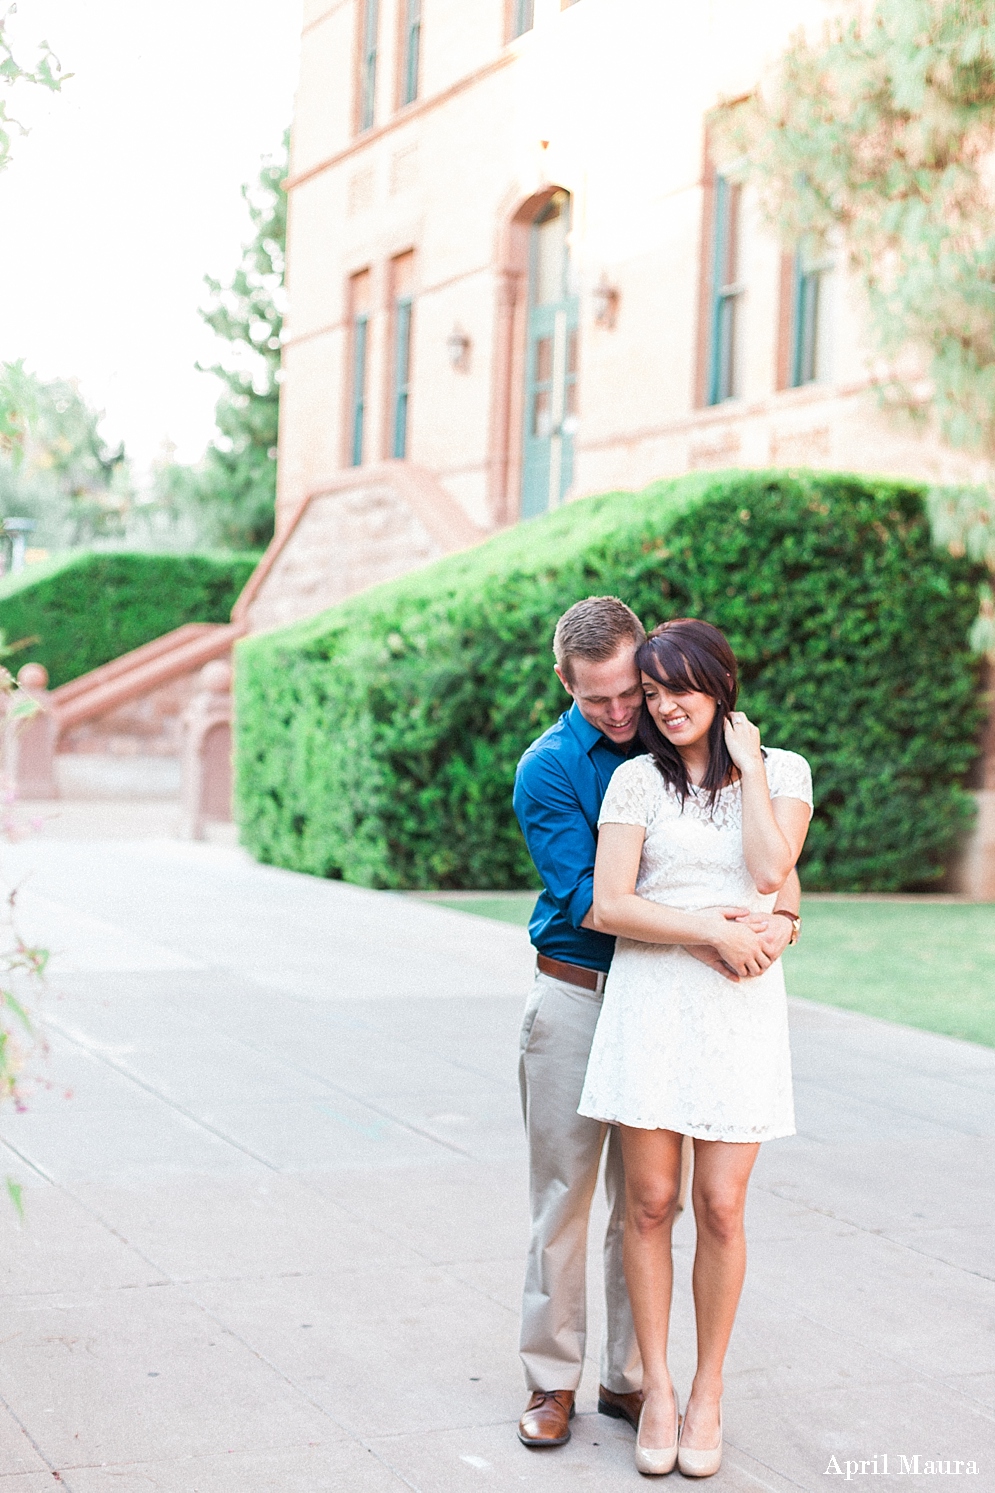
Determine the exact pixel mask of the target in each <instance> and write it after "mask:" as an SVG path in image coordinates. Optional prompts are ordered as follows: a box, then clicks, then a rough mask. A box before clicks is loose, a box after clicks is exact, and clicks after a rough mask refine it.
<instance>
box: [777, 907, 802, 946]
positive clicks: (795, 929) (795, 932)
mask: <svg viewBox="0 0 995 1493" xmlns="http://www.w3.org/2000/svg"><path fill="white" fill-rule="evenodd" d="M774 913H775V914H776V916H777V917H779V918H790V920H791V937H790V938H789V939H788V948H790V947H791V945H792V944H793V943H797V942H798V940H799V938H800V937H801V931H802V920H801V918H800V917H799V916H798V914H797V913H796V912H789V911H788V909H787V908H786V907H775V908H774Z"/></svg>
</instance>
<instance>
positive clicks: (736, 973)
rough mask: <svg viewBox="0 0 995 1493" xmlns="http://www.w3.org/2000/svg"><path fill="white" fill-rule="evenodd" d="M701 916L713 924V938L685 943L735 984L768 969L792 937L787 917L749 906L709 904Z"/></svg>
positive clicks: (690, 949)
mask: <svg viewBox="0 0 995 1493" xmlns="http://www.w3.org/2000/svg"><path fill="white" fill-rule="evenodd" d="M701 917H702V918H704V919H707V920H708V921H709V922H710V923H711V924H712V925H713V926H714V932H715V937H714V939H713V941H712V942H711V943H707V944H704V943H701V944H685V946H684V947H685V948H686V949H687V951H688V953H689V954H691V955H692V956H693V957H694V958H695V959H698V960H700V961H701V963H702V964H707V965H708V967H709V969H714V970H715V971H716V973H717V974H720V975H722V976H723V977H724V978H725V979H727V980H732V982H733V983H734V984H737V983H738V982H739V981H740V980H750V979H753V978H754V977H755V976H756V975H762V974H763V972H764V970H765V969H770V966H771V965H772V964H773V963H774V961H775V960H776V959H780V957H781V955H782V954H783V952H784V950H785V949H786V948H787V946H788V943H789V942H790V939H791V932H792V929H791V920H790V918H782V917H774V916H768V915H767V914H765V913H755V912H751V911H750V909H749V908H748V907H708V908H705V909H703V910H702V913H701Z"/></svg>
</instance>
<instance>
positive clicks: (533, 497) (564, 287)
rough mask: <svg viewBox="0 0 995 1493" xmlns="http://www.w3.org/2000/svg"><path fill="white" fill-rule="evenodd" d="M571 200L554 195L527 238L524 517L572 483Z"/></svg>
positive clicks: (555, 500)
mask: <svg viewBox="0 0 995 1493" xmlns="http://www.w3.org/2000/svg"><path fill="white" fill-rule="evenodd" d="M569 232H570V194H569V192H564V191H557V192H554V193H553V195H552V196H551V197H550V198H549V199H548V201H547V202H546V203H545V204H544V205H543V207H542V208H541V209H540V210H539V212H538V213H537V215H536V217H535V218H534V219H533V220H532V226H531V230H530V234H529V269H528V310H527V320H526V345H525V390H524V394H525V398H524V406H525V409H524V415H525V429H524V432H523V439H522V503H521V516H522V518H533V517H535V515H536V514H539V513H545V512H546V511H547V510H548V509H550V508H556V507H558V506H559V504H560V503H561V502H562V501H563V497H564V494H565V493H566V491H567V489H568V488H569V487H570V484H571V482H572V481H573V462H574V434H575V431H576V428H577V341H578V298H577V296H576V295H574V294H572V287H571V284H570V250H569V242H568V235H569Z"/></svg>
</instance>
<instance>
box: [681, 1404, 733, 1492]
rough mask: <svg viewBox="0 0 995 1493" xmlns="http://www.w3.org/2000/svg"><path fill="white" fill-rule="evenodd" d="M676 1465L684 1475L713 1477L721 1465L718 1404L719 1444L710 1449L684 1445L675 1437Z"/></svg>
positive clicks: (720, 1432)
mask: <svg viewBox="0 0 995 1493" xmlns="http://www.w3.org/2000/svg"><path fill="white" fill-rule="evenodd" d="M677 1466H678V1468H679V1470H680V1471H681V1472H683V1474H684V1476H685V1477H714V1476H715V1474H716V1473H717V1472H718V1470H719V1468H720V1467H721V1466H722V1406H721V1405H720V1406H719V1444H718V1446H713V1447H712V1448H711V1450H710V1451H699V1450H698V1448H697V1447H693V1446H684V1445H683V1444H682V1443H681V1439H680V1437H679V1436H678V1438H677Z"/></svg>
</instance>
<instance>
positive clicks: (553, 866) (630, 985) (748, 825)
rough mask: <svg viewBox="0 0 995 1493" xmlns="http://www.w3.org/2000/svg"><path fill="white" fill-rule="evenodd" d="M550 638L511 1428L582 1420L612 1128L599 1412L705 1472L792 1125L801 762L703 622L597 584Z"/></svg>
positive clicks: (548, 1439) (557, 1426) (524, 798)
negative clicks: (684, 1219) (752, 1238)
mask: <svg viewBox="0 0 995 1493" xmlns="http://www.w3.org/2000/svg"><path fill="white" fill-rule="evenodd" d="M553 652H554V655H555V659H556V672H557V674H558V676H559V678H560V680H561V682H562V684H563V686H564V688H565V689H566V690H567V692H568V693H569V694H570V695H571V696H572V697H573V704H572V705H571V707H570V709H569V710H568V711H567V712H566V713H565V714H564V715H562V716H561V717H560V719H559V720H558V721H557V723H556V724H555V725H554V726H552V727H551V728H550V729H549V730H548V731H547V732H545V734H544V735H543V736H541V737H540V738H539V740H538V741H536V742H534V743H533V744H532V746H531V747H530V748H529V749H528V751H527V752H526V753H525V755H524V756H523V758H522V760H521V762H520V764H519V767H518V774H517V777H516V781H515V812H516V814H517V816H518V820H519V823H520V824H521V827H522V831H523V833H524V835H525V839H526V843H527V844H528V848H529V853H530V855H531V856H532V859H533V861H534V863H535V866H536V869H537V870H538V872H539V875H540V877H541V878H542V882H543V891H542V893H541V895H540V897H539V900H538V902H537V904H536V908H535V912H534V914H533V917H532V921H531V923H530V925H529V931H530V934H531V937H532V942H533V944H534V945H535V947H536V949H537V951H538V961H537V963H538V969H537V973H536V980H535V985H534V987H533V989H532V992H531V995H530V997H529V1000H528V1003H527V1005H526V1010H525V1016H524V1020H523V1023H522V1036H521V1062H520V1068H519V1074H520V1080H521V1089H522V1104H523V1109H524V1114H525V1126H526V1133H527V1136H528V1146H529V1162H530V1205H531V1220H532V1235H531V1243H530V1248H529V1257H528V1267H527V1272H526V1279H525V1291H524V1299H523V1311H522V1332H521V1354H522V1361H523V1364H524V1366H525V1374H526V1380H527V1384H528V1388H529V1390H530V1391H531V1394H530V1399H529V1402H528V1405H527V1407H526V1409H525V1412H524V1414H523V1415H522V1418H521V1421H520V1422H519V1427H518V1434H519V1437H520V1439H521V1440H522V1441H523V1442H524V1444H525V1445H526V1446H530V1447H550V1446H560V1445H562V1444H563V1443H564V1442H565V1441H567V1440H568V1439H569V1436H570V1427H569V1421H570V1418H571V1417H572V1415H573V1413H574V1397H575V1394H576V1390H577V1386H578V1384H579V1382H580V1377H581V1371H582V1367H583V1360H584V1351H585V1259H586V1244H587V1228H588V1216H589V1213H590V1207H591V1201H592V1198H593V1196H594V1191H595V1186H596V1183H597V1175H598V1168H599V1164H600V1161H601V1155H602V1151H603V1150H604V1148H605V1142H606V1139H607V1156H606V1159H605V1184H606V1189H607V1194H608V1206H609V1212H610V1216H609V1222H608V1229H607V1233H606V1236H605V1293H606V1305H607V1334H606V1341H605V1345H604V1350H603V1353H602V1360H601V1376H600V1385H599V1390H598V1409H599V1410H600V1411H601V1412H602V1413H603V1414H606V1415H611V1416H614V1417H616V1418H619V1419H624V1420H627V1421H628V1422H629V1423H630V1424H631V1425H632V1426H633V1427H634V1428H635V1430H636V1447H635V1455H636V1466H637V1467H638V1469H639V1470H640V1472H643V1473H647V1474H663V1473H667V1472H670V1471H671V1470H672V1469H673V1468H674V1467H675V1466H679V1468H680V1470H681V1471H682V1472H683V1473H685V1474H687V1475H689V1476H697V1477H706V1476H710V1475H711V1474H712V1473H715V1472H717V1471H718V1469H719V1466H720V1464H721V1460H722V1404H721V1398H722V1366H723V1361H724V1358H725V1353H726V1348H727V1345H728V1342H729V1337H730V1334H731V1332H732V1326H733V1321H734V1318H735V1314H736V1308H737V1305H738V1302H739V1295H740V1291H741V1289H742V1283H743V1275H744V1271H745V1266H746V1245H745V1236H744V1230H743V1213H744V1208H745V1204H746V1192H747V1186H748V1183H749V1178H750V1172H751V1170H752V1168H753V1164H754V1162H755V1160H756V1157H757V1152H758V1150H759V1146H760V1143H761V1142H762V1141H765V1140H771V1139H773V1138H775V1137H777V1136H785V1135H792V1134H793V1133H794V1110H793V1102H792V1090H791V1063H790V1053H789V1049H788V1024H787V1005H786V999H785V991H784V976H783V973H782V970H781V964H780V955H781V953H782V952H783V950H784V948H785V946H786V945H787V944H788V943H792V942H794V941H795V940H796V939H797V936H798V932H799V929H800V919H799V912H798V910H799V902H800V888H799V884H798V877H797V875H796V873H795V869H794V868H795V863H796V861H797V860H798V856H799V854H800V852H801V849H802V845H803V844H804V841H805V835H806V832H807V830H808V824H809V818H810V816H811V811H812V784H811V774H810V772H809V768H808V764H807V762H806V761H805V759H804V758H803V757H800V756H798V755H797V754H796V753H794V752H786V751H778V750H775V749H767V748H764V747H762V746H761V744H760V735H759V732H758V731H757V729H756V727H755V726H753V725H752V724H751V723H750V721H749V720H747V718H746V716H745V715H743V714H742V713H741V712H738V711H737V710H736V708H735V706H736V695H737V677H736V675H737V668H736V659H735V656H734V655H733V652H732V650H731V648H730V647H729V644H728V643H727V642H726V639H725V638H724V637H723V635H722V633H721V632H719V631H718V629H717V628H715V627H712V626H711V625H710V624H709V623H707V622H700V621H695V620H691V619H682V620H679V621H674V622H668V623H665V624H664V626H662V627H658V628H656V629H655V631H654V632H653V633H651V634H650V636H649V638H647V636H646V634H645V632H644V630H643V628H642V625H641V624H640V622H639V619H638V618H637V617H636V615H635V613H634V612H632V611H631V610H630V609H629V608H628V607H627V606H626V605H625V604H624V603H623V602H621V601H619V600H618V599H617V598H616V597H612V596H595V597H589V598H588V599H587V600H586V601H581V602H578V603H577V604H576V605H575V606H573V607H571V608H570V610H569V611H568V612H566V613H565V614H564V615H563V616H562V617H561V618H560V620H559V622H558V624H557V627H556V632H555V635H554V640H553ZM692 1148H693V1155H694V1168H693V1181H692V1185H691V1198H692V1206H693V1208H694V1215H695V1223H696V1227H697V1246H696V1250H695V1261H694V1272H693V1289H694V1304H695V1319H696V1323H697V1340H698V1355H697V1369H696V1372H695V1376H694V1381H693V1383H692V1384H691V1386H690V1389H689V1393H688V1396H687V1399H686V1401H685V1404H684V1411H683V1414H682V1413H681V1403H680V1401H679V1399H678V1389H677V1387H676V1386H674V1384H673V1383H672V1381H671V1378H670V1373H669V1370H668V1367H667V1335H668V1328H669V1315H670V1302H671V1292H672V1281H673V1267H672V1258H671V1229H672V1226H673V1223H674V1219H675V1218H676V1216H677V1214H678V1213H679V1212H680V1211H681V1208H682V1207H683V1204H684V1194H685V1190H686V1183H687V1173H688V1161H689V1158H690V1152H691V1149H692ZM682 1388H684V1387H683V1386H682Z"/></svg>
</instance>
